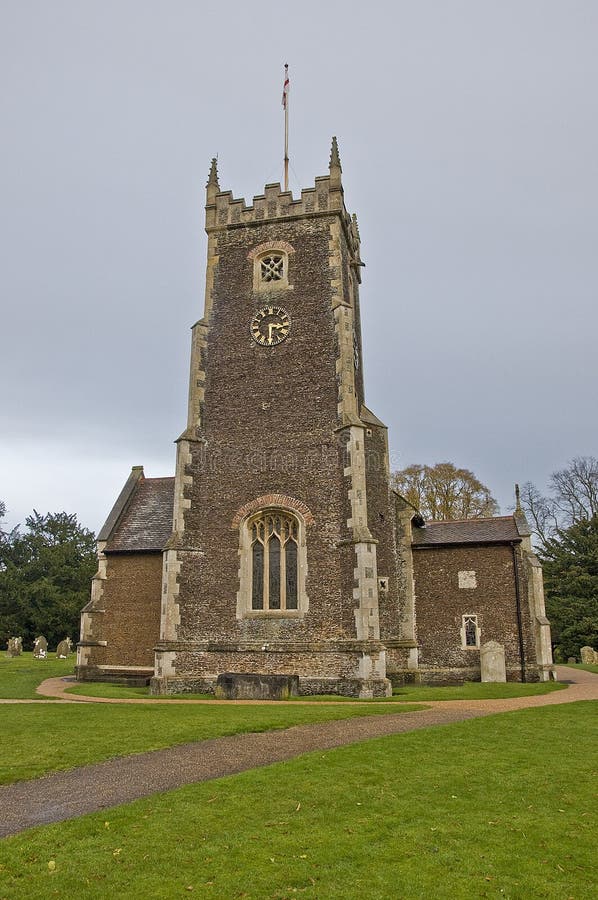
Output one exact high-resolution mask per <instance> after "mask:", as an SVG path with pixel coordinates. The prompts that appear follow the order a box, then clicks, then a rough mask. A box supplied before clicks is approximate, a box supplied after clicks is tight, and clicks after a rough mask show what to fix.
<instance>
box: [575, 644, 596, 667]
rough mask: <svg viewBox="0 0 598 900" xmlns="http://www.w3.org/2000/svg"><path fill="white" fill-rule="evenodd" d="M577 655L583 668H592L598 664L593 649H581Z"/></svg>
mask: <svg viewBox="0 0 598 900" xmlns="http://www.w3.org/2000/svg"><path fill="white" fill-rule="evenodd" d="M579 653H580V655H581V661H582V663H583V664H584V666H594V665H596V664H598V653H597V652H596V650H594V648H593V647H582V648H581V650H580V651H579Z"/></svg>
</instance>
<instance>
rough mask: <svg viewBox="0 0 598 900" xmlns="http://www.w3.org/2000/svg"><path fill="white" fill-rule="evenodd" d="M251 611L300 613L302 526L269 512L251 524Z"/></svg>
mask: <svg viewBox="0 0 598 900" xmlns="http://www.w3.org/2000/svg"><path fill="white" fill-rule="evenodd" d="M250 536H251V608H252V609H264V610H268V609H298V600H299V598H298V593H297V587H298V578H297V575H298V572H297V566H298V561H299V553H298V540H299V523H298V521H297V519H296V518H295V516H292V515H290V514H289V513H284V512H281V511H279V510H267V511H266V512H264V513H262V514H261V515H259V516H257V517H256V518H254V519H253V520H252V522H251V535H250Z"/></svg>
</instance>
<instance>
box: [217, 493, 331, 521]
mask: <svg viewBox="0 0 598 900" xmlns="http://www.w3.org/2000/svg"><path fill="white" fill-rule="evenodd" d="M269 507H280V508H281V509H290V510H294V511H295V512H298V513H300V514H301V515H302V516H303V519H304V521H305V524H306V525H313V524H314V522H315V519H314V517H313V515H312V513H311V510H310V509H309V507H308V506H306V505H305V503H302V502H301V500H296V499H295V497H289V496H288V495H287V494H264V495H263V497H257V498H256V499H255V500H250V501H249V503H245V504H244V505H243V506H242V507H241V508H240V509H238V510H237V511H236V513H235V515H234V516H233V521H232V524H231V528H238V527H239V525H240V524H241V521H242V520H243V519H245V518H246V517H247V516H250V515H251V514H252V513H255V512H259V510H260V509H268V508H269Z"/></svg>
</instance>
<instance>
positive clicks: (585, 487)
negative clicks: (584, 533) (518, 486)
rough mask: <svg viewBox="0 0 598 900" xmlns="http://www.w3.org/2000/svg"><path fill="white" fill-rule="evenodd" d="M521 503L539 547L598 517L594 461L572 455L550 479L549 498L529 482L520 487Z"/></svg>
mask: <svg viewBox="0 0 598 900" xmlns="http://www.w3.org/2000/svg"><path fill="white" fill-rule="evenodd" d="M521 504H522V506H523V508H524V510H525V512H526V514H527V516H528V518H529V520H530V525H531V526H532V528H533V529H534V531H535V533H536V535H537V536H538V538H539V540H540V542H541V544H542V546H544V547H545V546H546V545H547V541H549V540H550V539H552V538H554V537H555V536H556V535H557V534H558V532H559V531H562V530H563V529H566V528H570V527H571V525H576V524H577V523H579V522H584V521H590V520H591V519H592V518H593V517H594V516H597V515H598V459H596V458H595V457H594V456H576V457H575V459H573V460H571V462H570V463H569V464H568V465H567V466H566V467H565V468H564V469H559V471H558V472H553V473H552V475H551V476H550V482H549V495H548V496H544V495H543V494H542V493H541V492H540V491H539V490H538V488H536V487H535V485H533V484H532V483H531V482H527V484H524V485H523V488H522V491H521Z"/></svg>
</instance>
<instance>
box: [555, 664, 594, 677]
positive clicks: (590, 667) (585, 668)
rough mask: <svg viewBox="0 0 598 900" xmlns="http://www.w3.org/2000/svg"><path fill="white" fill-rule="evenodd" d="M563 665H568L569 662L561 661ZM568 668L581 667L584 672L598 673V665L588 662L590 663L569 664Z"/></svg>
mask: <svg viewBox="0 0 598 900" xmlns="http://www.w3.org/2000/svg"><path fill="white" fill-rule="evenodd" d="M563 665H567V666H568V665H569V663H563ZM569 668H571V669H583V671H584V672H594V673H595V674H596V675H598V666H595V665H593V664H590V663H588V664H586V663H575V665H573V666H569Z"/></svg>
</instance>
